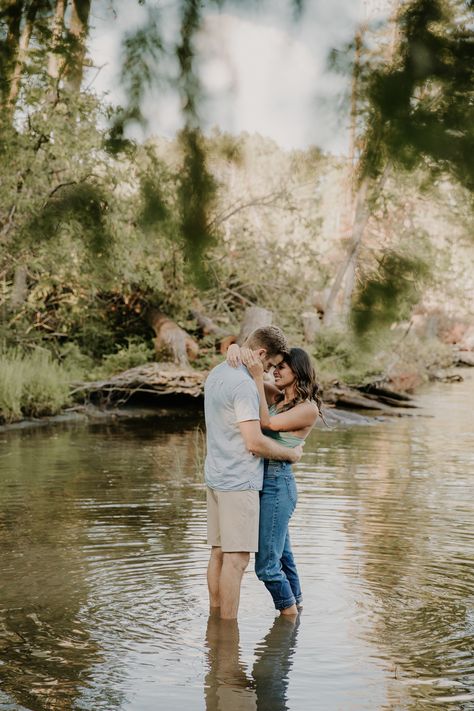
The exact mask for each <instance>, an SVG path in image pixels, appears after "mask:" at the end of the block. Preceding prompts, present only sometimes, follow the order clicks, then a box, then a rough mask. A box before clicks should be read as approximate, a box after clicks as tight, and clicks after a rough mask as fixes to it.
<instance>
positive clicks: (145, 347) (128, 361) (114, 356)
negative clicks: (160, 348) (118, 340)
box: [94, 338, 155, 377]
mask: <svg viewBox="0 0 474 711" xmlns="http://www.w3.org/2000/svg"><path fill="white" fill-rule="evenodd" d="M127 341H128V342H127V345H126V346H124V347H122V348H119V349H118V350H117V351H115V353H109V354H107V355H105V356H104V357H103V359H102V363H101V365H100V367H99V369H96V370H95V372H94V377H103V376H104V377H105V376H107V375H114V374H115V373H120V372H121V371H122V370H128V369H129V368H135V367H136V366H137V365H144V364H145V363H147V362H149V361H152V360H153V359H154V356H155V351H154V348H153V345H152V344H151V343H149V342H148V343H147V342H143V341H139V340H136V339H133V338H128V339H127Z"/></svg>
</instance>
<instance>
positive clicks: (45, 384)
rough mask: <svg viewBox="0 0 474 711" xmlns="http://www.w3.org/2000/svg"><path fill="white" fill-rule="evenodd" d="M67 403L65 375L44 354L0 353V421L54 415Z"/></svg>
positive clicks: (58, 365) (67, 384) (61, 368)
mask: <svg viewBox="0 0 474 711" xmlns="http://www.w3.org/2000/svg"><path fill="white" fill-rule="evenodd" d="M68 402H69V374H68V373H67V371H66V370H65V369H64V368H63V367H62V366H61V365H60V364H59V363H56V362H55V361H53V360H52V357H51V355H50V354H49V353H48V352H47V351H42V350H37V351H33V352H32V353H30V354H21V353H19V352H18V351H15V350H9V351H4V352H0V419H1V420H3V421H5V422H13V421H15V420H19V419H21V418H22V417H39V416H43V415H54V414H56V413H57V412H59V411H60V410H61V409H62V408H63V407H64V406H65V405H66V404H67V403H68Z"/></svg>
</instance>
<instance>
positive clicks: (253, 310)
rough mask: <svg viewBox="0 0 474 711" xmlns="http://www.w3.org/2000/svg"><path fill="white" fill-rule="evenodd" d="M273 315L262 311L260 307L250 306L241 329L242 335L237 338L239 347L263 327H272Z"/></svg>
mask: <svg viewBox="0 0 474 711" xmlns="http://www.w3.org/2000/svg"><path fill="white" fill-rule="evenodd" d="M272 320H273V313H272V312H271V311H268V310H267V309H262V308H261V307H260V306H249V307H248V308H247V309H245V314H244V320H243V321H242V326H241V327H240V333H239V335H238V338H237V343H238V344H239V346H241V345H242V343H244V341H245V340H246V339H247V338H248V336H250V334H251V333H252V331H255V329H256V328H262V326H271V323H272Z"/></svg>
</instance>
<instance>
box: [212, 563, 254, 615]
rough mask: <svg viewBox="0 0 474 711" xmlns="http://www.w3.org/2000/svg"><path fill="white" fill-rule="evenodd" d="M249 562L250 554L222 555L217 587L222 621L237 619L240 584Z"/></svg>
mask: <svg viewBox="0 0 474 711" xmlns="http://www.w3.org/2000/svg"><path fill="white" fill-rule="evenodd" d="M249 560H250V553H224V560H223V563H222V570H221V579H220V586H219V597H220V603H221V619H223V620H235V619H236V617H237V612H238V610H239V601H240V584H241V582H242V576H243V574H244V571H245V568H246V567H247V565H248V564H249Z"/></svg>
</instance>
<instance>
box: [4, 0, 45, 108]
mask: <svg viewBox="0 0 474 711" xmlns="http://www.w3.org/2000/svg"><path fill="white" fill-rule="evenodd" d="M37 10H38V6H37V5H36V3H35V2H31V4H30V6H29V8H28V10H27V13H26V19H25V24H24V26H23V29H22V31H21V35H20V43H19V48H18V54H17V58H16V62H15V67H14V69H13V74H12V79H11V83H10V93H9V96H8V104H9V107H10V110H11V111H14V109H15V104H16V100H17V98H18V92H19V91H20V82H21V75H22V72H23V67H24V64H25V61H26V57H27V53H28V47H29V44H30V39H31V34H32V32H33V26H34V22H35V17H36V12H37Z"/></svg>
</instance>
